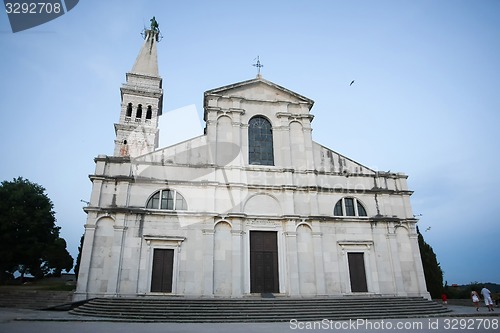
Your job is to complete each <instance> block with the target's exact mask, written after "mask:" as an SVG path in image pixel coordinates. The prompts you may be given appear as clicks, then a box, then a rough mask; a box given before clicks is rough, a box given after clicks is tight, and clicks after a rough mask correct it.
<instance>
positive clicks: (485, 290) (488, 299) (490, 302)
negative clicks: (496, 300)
mask: <svg viewBox="0 0 500 333" xmlns="http://www.w3.org/2000/svg"><path fill="white" fill-rule="evenodd" d="M481 295H483V298H484V304H486V306H487V307H488V311H494V310H493V300H492V299H491V291H489V290H488V288H486V287H483V289H481Z"/></svg>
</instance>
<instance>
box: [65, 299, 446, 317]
mask: <svg viewBox="0 0 500 333" xmlns="http://www.w3.org/2000/svg"><path fill="white" fill-rule="evenodd" d="M449 311H450V310H448V309H446V308H445V307H443V306H442V305H441V304H437V303H435V302H433V301H429V300H426V299H424V298H420V297H339V298H311V299H294V298H243V299H217V298H215V299H186V298H173V297H172V298H170V297H166V298H95V299H92V300H90V301H89V302H87V303H85V304H83V305H81V306H79V307H77V308H75V309H73V310H71V311H70V313H71V314H76V315H84V316H97V317H108V318H114V319H120V320H127V321H145V322H146V321H159V322H176V323H196V322H198V323H200V322H280V321H289V320H291V319H297V320H298V321H319V320H323V319H329V320H348V319H356V318H362V319H382V318H409V317H422V316H434V315H437V314H442V313H447V312H449Z"/></svg>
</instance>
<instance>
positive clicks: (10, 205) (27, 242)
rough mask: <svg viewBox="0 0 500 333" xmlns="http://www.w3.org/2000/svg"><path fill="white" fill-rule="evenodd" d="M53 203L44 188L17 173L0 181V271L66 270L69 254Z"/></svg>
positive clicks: (38, 272)
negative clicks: (60, 235)
mask: <svg viewBox="0 0 500 333" xmlns="http://www.w3.org/2000/svg"><path fill="white" fill-rule="evenodd" d="M55 222H56V218H55V212H54V210H53V204H52V202H51V200H50V199H49V198H48V196H47V195H46V194H45V189H44V188H43V187H42V186H40V185H38V184H35V183H32V182H30V181H29V180H27V179H23V178H22V177H19V178H17V179H14V180H13V181H11V182H9V181H3V182H2V183H1V184H0V258H2V260H1V261H0V272H1V275H0V276H1V277H4V278H5V277H7V278H8V277H12V274H13V273H14V272H16V271H18V272H19V273H21V277H22V278H23V277H24V275H25V274H28V273H29V274H31V275H33V276H34V277H36V278H41V277H43V276H44V275H46V274H49V273H56V274H60V272H61V270H62V269H65V270H69V269H71V267H72V265H73V258H72V257H71V256H70V255H69V253H68V251H67V250H66V242H65V241H64V239H62V238H60V237H59V229H60V227H57V226H56V225H55Z"/></svg>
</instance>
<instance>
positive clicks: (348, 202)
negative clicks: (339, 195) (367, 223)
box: [344, 198, 356, 216]
mask: <svg viewBox="0 0 500 333" xmlns="http://www.w3.org/2000/svg"><path fill="white" fill-rule="evenodd" d="M344 203H345V214H346V215H347V216H356V213H355V212H354V199H353V198H345V199H344Z"/></svg>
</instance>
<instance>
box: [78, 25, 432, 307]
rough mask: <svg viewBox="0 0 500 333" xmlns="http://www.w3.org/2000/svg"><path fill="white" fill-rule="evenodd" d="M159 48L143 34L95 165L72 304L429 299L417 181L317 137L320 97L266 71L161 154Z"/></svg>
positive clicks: (233, 90)
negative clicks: (108, 151)
mask: <svg viewBox="0 0 500 333" xmlns="http://www.w3.org/2000/svg"><path fill="white" fill-rule="evenodd" d="M157 42H158V32H157V30H156V29H151V30H147V31H145V41H144V44H143V46H142V49H141V50H140V53H139V55H138V57H137V60H136V62H135V64H134V65H133V67H132V70H131V71H130V72H129V73H127V74H126V82H125V83H124V84H123V85H122V87H121V89H120V90H121V108H120V113H119V120H118V122H117V123H116V124H115V125H114V126H115V131H116V140H115V149H114V154H113V155H112V156H109V155H99V156H97V157H96V158H95V163H96V168H95V173H94V174H93V175H91V176H90V179H91V181H92V194H91V198H90V204H89V205H88V206H87V207H86V208H85V212H86V213H87V216H88V217H87V222H86V224H85V238H84V244H83V249H82V258H81V263H80V271H79V276H78V283H77V291H76V293H75V300H83V299H88V298H92V297H103V296H104V297H106V296H110V297H111V296H121V297H125V296H127V297H130V296H132V297H134V296H155V297H159V296H170V295H175V296H185V297H226V298H240V297H248V296H252V295H258V296H260V295H261V294H262V293H265V294H268V293H272V294H273V295H275V296H281V297H325V296H343V295H364V296H366V295H374V296H376V295H392V296H421V297H425V298H429V294H428V292H427V289H426V285H425V279H424V273H423V268H422V262H421V258H420V252H419V248H418V243H417V232H416V222H417V220H416V219H415V218H414V216H413V213H412V209H411V204H410V196H411V194H412V191H410V190H409V189H408V186H407V182H406V180H407V176H406V175H404V174H401V173H387V172H380V171H374V170H372V169H370V168H367V167H365V166H364V165H362V164H359V163H357V162H355V161H353V160H351V159H349V158H348V157H346V156H343V155H341V154H339V153H337V152H335V151H333V150H331V149H329V148H327V147H325V146H323V145H321V144H320V143H317V142H315V141H313V139H312V136H311V132H312V121H313V118H314V117H313V115H312V113H311V109H312V107H313V103H314V102H313V101H312V100H311V99H309V98H307V97H304V96H302V95H300V94H298V93H296V92H293V91H291V90H288V89H286V88H284V87H282V86H279V85H277V84H275V83H273V82H270V81H268V80H266V79H264V78H262V77H261V75H258V76H257V77H256V78H255V79H251V80H247V81H243V82H238V83H234V84H230V85H227V86H223V87H220V88H215V89H211V90H208V91H206V92H205V93H204V121H205V129H204V133H200V135H199V136H197V137H194V138H192V139H190V140H187V141H183V142H180V143H177V144H174V145H172V146H169V147H163V148H160V147H159V142H158V134H159V131H158V119H159V117H160V116H161V115H162V100H163V90H162V78H161V77H160V76H159V72H158V63H157ZM117 109H118V108H117ZM117 116H118V112H117Z"/></svg>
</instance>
